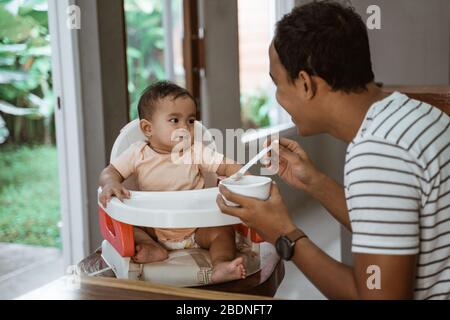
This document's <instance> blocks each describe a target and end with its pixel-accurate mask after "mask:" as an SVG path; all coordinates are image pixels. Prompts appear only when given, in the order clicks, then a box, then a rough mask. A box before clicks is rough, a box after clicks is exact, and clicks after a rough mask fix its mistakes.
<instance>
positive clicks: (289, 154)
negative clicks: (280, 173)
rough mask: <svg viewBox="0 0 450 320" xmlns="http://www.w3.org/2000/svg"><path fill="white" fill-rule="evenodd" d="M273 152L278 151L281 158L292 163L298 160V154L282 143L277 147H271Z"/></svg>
mask: <svg viewBox="0 0 450 320" xmlns="http://www.w3.org/2000/svg"><path fill="white" fill-rule="evenodd" d="M272 150H273V151H274V152H275V153H278V156H279V157H280V158H282V159H285V160H286V161H287V162H289V163H294V162H296V161H298V160H299V155H298V154H297V153H295V152H293V151H291V150H290V149H288V148H286V147H284V146H283V145H281V144H280V145H279V148H274V149H272Z"/></svg>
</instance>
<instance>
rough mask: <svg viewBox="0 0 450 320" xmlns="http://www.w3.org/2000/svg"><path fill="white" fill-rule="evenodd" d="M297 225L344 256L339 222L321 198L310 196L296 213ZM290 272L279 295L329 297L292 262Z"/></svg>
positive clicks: (326, 248)
mask: <svg viewBox="0 0 450 320" xmlns="http://www.w3.org/2000/svg"><path fill="white" fill-rule="evenodd" d="M294 217H295V222H296V224H297V226H299V227H301V228H302V230H303V231H304V232H305V233H306V234H307V235H308V236H309V238H310V239H311V240H312V241H313V242H314V243H315V244H316V245H317V246H319V247H320V248H321V249H322V250H324V251H325V252H326V253H327V254H328V255H330V256H331V257H333V258H334V259H337V260H340V255H341V249H340V227H339V224H338V223H337V222H336V221H335V220H334V219H333V218H332V217H331V216H330V215H329V214H328V213H327V211H326V210H325V209H323V208H322V207H321V206H320V205H319V204H318V203H317V202H315V201H313V200H309V201H308V202H306V203H305V204H304V205H303V206H302V207H301V208H299V209H298V210H296V212H295V213H294ZM285 269H286V274H285V277H284V280H283V282H282V283H281V286H280V288H279V289H278V291H277V294H276V296H275V297H276V298H283V299H296V300H299V299H300V300H322V299H326V298H325V297H324V296H323V295H322V294H321V293H320V291H319V290H317V289H316V288H315V287H314V285H313V284H312V283H311V282H310V281H309V280H308V279H307V278H306V277H305V276H304V275H303V274H302V272H301V271H299V270H298V269H297V267H296V266H295V265H294V264H293V263H292V262H287V263H285Z"/></svg>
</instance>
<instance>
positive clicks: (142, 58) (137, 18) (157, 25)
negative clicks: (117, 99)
mask: <svg viewBox="0 0 450 320" xmlns="http://www.w3.org/2000/svg"><path fill="white" fill-rule="evenodd" d="M162 1H163V0H125V19H126V25H127V64H128V91H129V94H130V104H131V108H130V118H131V119H136V118H137V109H136V108H137V103H138V101H139V97H140V95H141V93H142V91H143V90H144V89H145V88H146V87H147V86H148V85H149V84H150V83H151V82H154V81H156V80H161V79H164V78H165V72H164V67H163V58H164V56H163V50H164V30H163V24H162V19H163V16H162V7H163V2H162Z"/></svg>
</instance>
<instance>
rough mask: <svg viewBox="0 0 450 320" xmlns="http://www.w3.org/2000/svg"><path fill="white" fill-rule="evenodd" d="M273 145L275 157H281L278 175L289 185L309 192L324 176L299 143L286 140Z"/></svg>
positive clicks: (282, 139)
mask: <svg viewBox="0 0 450 320" xmlns="http://www.w3.org/2000/svg"><path fill="white" fill-rule="evenodd" d="M277 142H278V143H277ZM267 143H268V142H267V141H266V143H265V144H267ZM272 145H273V149H272V151H273V152H274V153H275V155H274V156H275V157H276V156H278V157H279V163H278V165H279V169H278V175H279V176H280V177H281V178H282V179H283V180H284V181H285V182H286V183H288V184H289V185H291V186H293V187H295V188H298V189H301V190H304V191H306V192H309V189H311V188H312V187H313V186H314V185H315V184H317V183H318V181H319V180H320V178H321V176H322V175H323V174H322V173H321V172H320V171H319V170H317V168H316V167H315V166H314V164H313V163H312V162H311V160H310V159H309V157H308V155H307V154H306V152H305V150H303V148H302V147H300V145H299V144H298V143H297V142H295V141H293V140H290V139H286V138H281V139H280V140H279V141H274V142H272ZM267 166H270V163H267Z"/></svg>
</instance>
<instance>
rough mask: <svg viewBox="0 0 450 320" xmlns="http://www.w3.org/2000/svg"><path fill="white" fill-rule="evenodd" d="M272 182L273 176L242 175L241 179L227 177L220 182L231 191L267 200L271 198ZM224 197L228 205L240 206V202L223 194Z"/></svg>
mask: <svg viewBox="0 0 450 320" xmlns="http://www.w3.org/2000/svg"><path fill="white" fill-rule="evenodd" d="M271 183H272V179H271V178H269V177H263V176H242V177H241V178H240V179H239V180H233V179H231V178H227V179H224V180H222V181H220V184H221V185H223V186H225V187H226V188H227V189H228V190H230V191H231V192H234V193H237V194H240V195H242V196H246V197H252V198H257V199H260V200H267V199H268V198H269V196H270V185H271ZM222 198H223V200H224V201H225V204H226V205H227V206H233V207H237V206H239V205H238V204H236V203H234V202H231V201H228V200H227V199H225V197H224V196H223V195H222Z"/></svg>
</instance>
